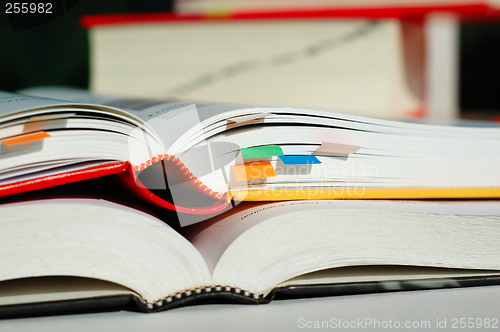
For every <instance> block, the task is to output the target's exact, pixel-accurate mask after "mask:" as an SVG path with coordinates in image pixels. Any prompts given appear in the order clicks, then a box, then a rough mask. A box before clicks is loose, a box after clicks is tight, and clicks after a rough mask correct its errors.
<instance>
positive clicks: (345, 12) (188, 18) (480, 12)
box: [80, 2, 500, 28]
mask: <svg viewBox="0 0 500 332" xmlns="http://www.w3.org/2000/svg"><path fill="white" fill-rule="evenodd" d="M436 12H443V13H452V14H455V15H457V16H459V17H460V18H461V19H463V20H486V19H498V18H500V10H499V9H497V8H494V7H492V6H490V5H489V4H487V3H480V2H479V3H477V4H463V5H460V4H459V5H425V6H387V7H383V6H371V7H369V6H367V7H361V6H357V7H337V8H321V9H307V8H304V9H294V10H273V11H233V12H220V13H218V12H215V13H198V14H180V13H140V14H103V15H87V16H84V17H82V19H81V20H80V23H81V25H82V26H83V27H84V28H91V27H94V26H102V25H114V24H139V23H155V22H158V23H164V22H166V21H168V22H179V23H182V22H192V21H199V20H214V21H221V20H228V19H237V20H265V19H272V20H276V19H283V20H286V19H329V18H346V19H347V18H368V19H402V20H403V19H404V20H407V19H410V20H413V19H423V18H424V17H425V16H427V15H428V14H431V13H436Z"/></svg>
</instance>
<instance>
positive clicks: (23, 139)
mask: <svg viewBox="0 0 500 332" xmlns="http://www.w3.org/2000/svg"><path fill="white" fill-rule="evenodd" d="M47 137H50V135H49V134H47V133H46V132H44V131H39V132H37V133H32V134H27V135H21V136H16V137H13V138H7V139H4V140H2V144H4V145H7V146H12V145H16V144H21V143H28V142H34V141H38V140H40V139H44V138H47Z"/></svg>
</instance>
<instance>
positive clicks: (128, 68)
mask: <svg viewBox="0 0 500 332" xmlns="http://www.w3.org/2000/svg"><path fill="white" fill-rule="evenodd" d="M82 23H83V25H84V26H86V27H88V28H89V35H90V42H91V44H90V46H91V88H92V90H93V91H94V92H98V93H105V94H121V95H124V94H125V95H134V96H139V97H154V98H162V99H182V100H199V101H217V102H221V101H222V102H233V103H234V102H236V103H243V104H262V105H268V106H291V107H302V108H314V109H321V110H335V111H340V112H346V113H353V114H362V115H369V116H375V117H384V118H394V117H397V118H400V117H401V116H403V115H408V114H412V113H414V112H418V111H419V110H420V109H421V106H422V100H421V99H422V98H421V96H422V78H421V65H422V64H421V58H419V56H420V54H419V52H415V51H412V50H411V49H408V48H407V46H408V45H405V43H404V42H403V37H402V33H403V29H402V28H401V25H400V23H399V21H397V20H383V21H382V20H377V21H372V20H362V19H356V20H352V19H351V20H345V19H341V20H338V19H335V20H334V19H332V18H331V17H330V18H328V17H325V18H322V19H318V18H314V17H312V16H311V17H308V16H307V15H305V16H302V17H294V16H286V15H280V14H279V13H270V12H268V13H266V14H262V13H261V14H257V15H247V16H245V14H244V13H243V14H241V13H240V14H239V15H225V16H217V15H216V16H210V15H208V16H207V15H203V14H193V15H181V14H172V13H164V14H135V15H134V14H133V15H101V16H88V17H84V19H83V20H82ZM410 47H411V46H410ZM408 56H410V57H412V58H413V59H410V60H408V59H407V57H408ZM408 61H410V62H408ZM409 64H410V65H409ZM412 71H413V73H412Z"/></svg>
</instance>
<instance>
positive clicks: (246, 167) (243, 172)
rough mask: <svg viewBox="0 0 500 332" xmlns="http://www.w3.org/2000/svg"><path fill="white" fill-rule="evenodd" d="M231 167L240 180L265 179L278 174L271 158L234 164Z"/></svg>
mask: <svg viewBox="0 0 500 332" xmlns="http://www.w3.org/2000/svg"><path fill="white" fill-rule="evenodd" d="M231 168H232V170H233V172H234V175H235V176H236V179H237V180H238V181H244V180H255V179H263V178H270V177H273V176H276V172H275V170H274V168H273V166H272V165H271V162H270V161H269V160H263V161H255V162H252V163H245V164H240V165H233V166H231Z"/></svg>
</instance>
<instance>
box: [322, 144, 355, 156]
mask: <svg viewBox="0 0 500 332" xmlns="http://www.w3.org/2000/svg"><path fill="white" fill-rule="evenodd" d="M359 149H360V147H359V146H357V145H349V144H339V143H330V142H323V143H321V146H320V147H319V148H317V149H316V151H314V154H315V155H324V156H347V155H349V154H351V153H354V152H357V151H358V150H359Z"/></svg>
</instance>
